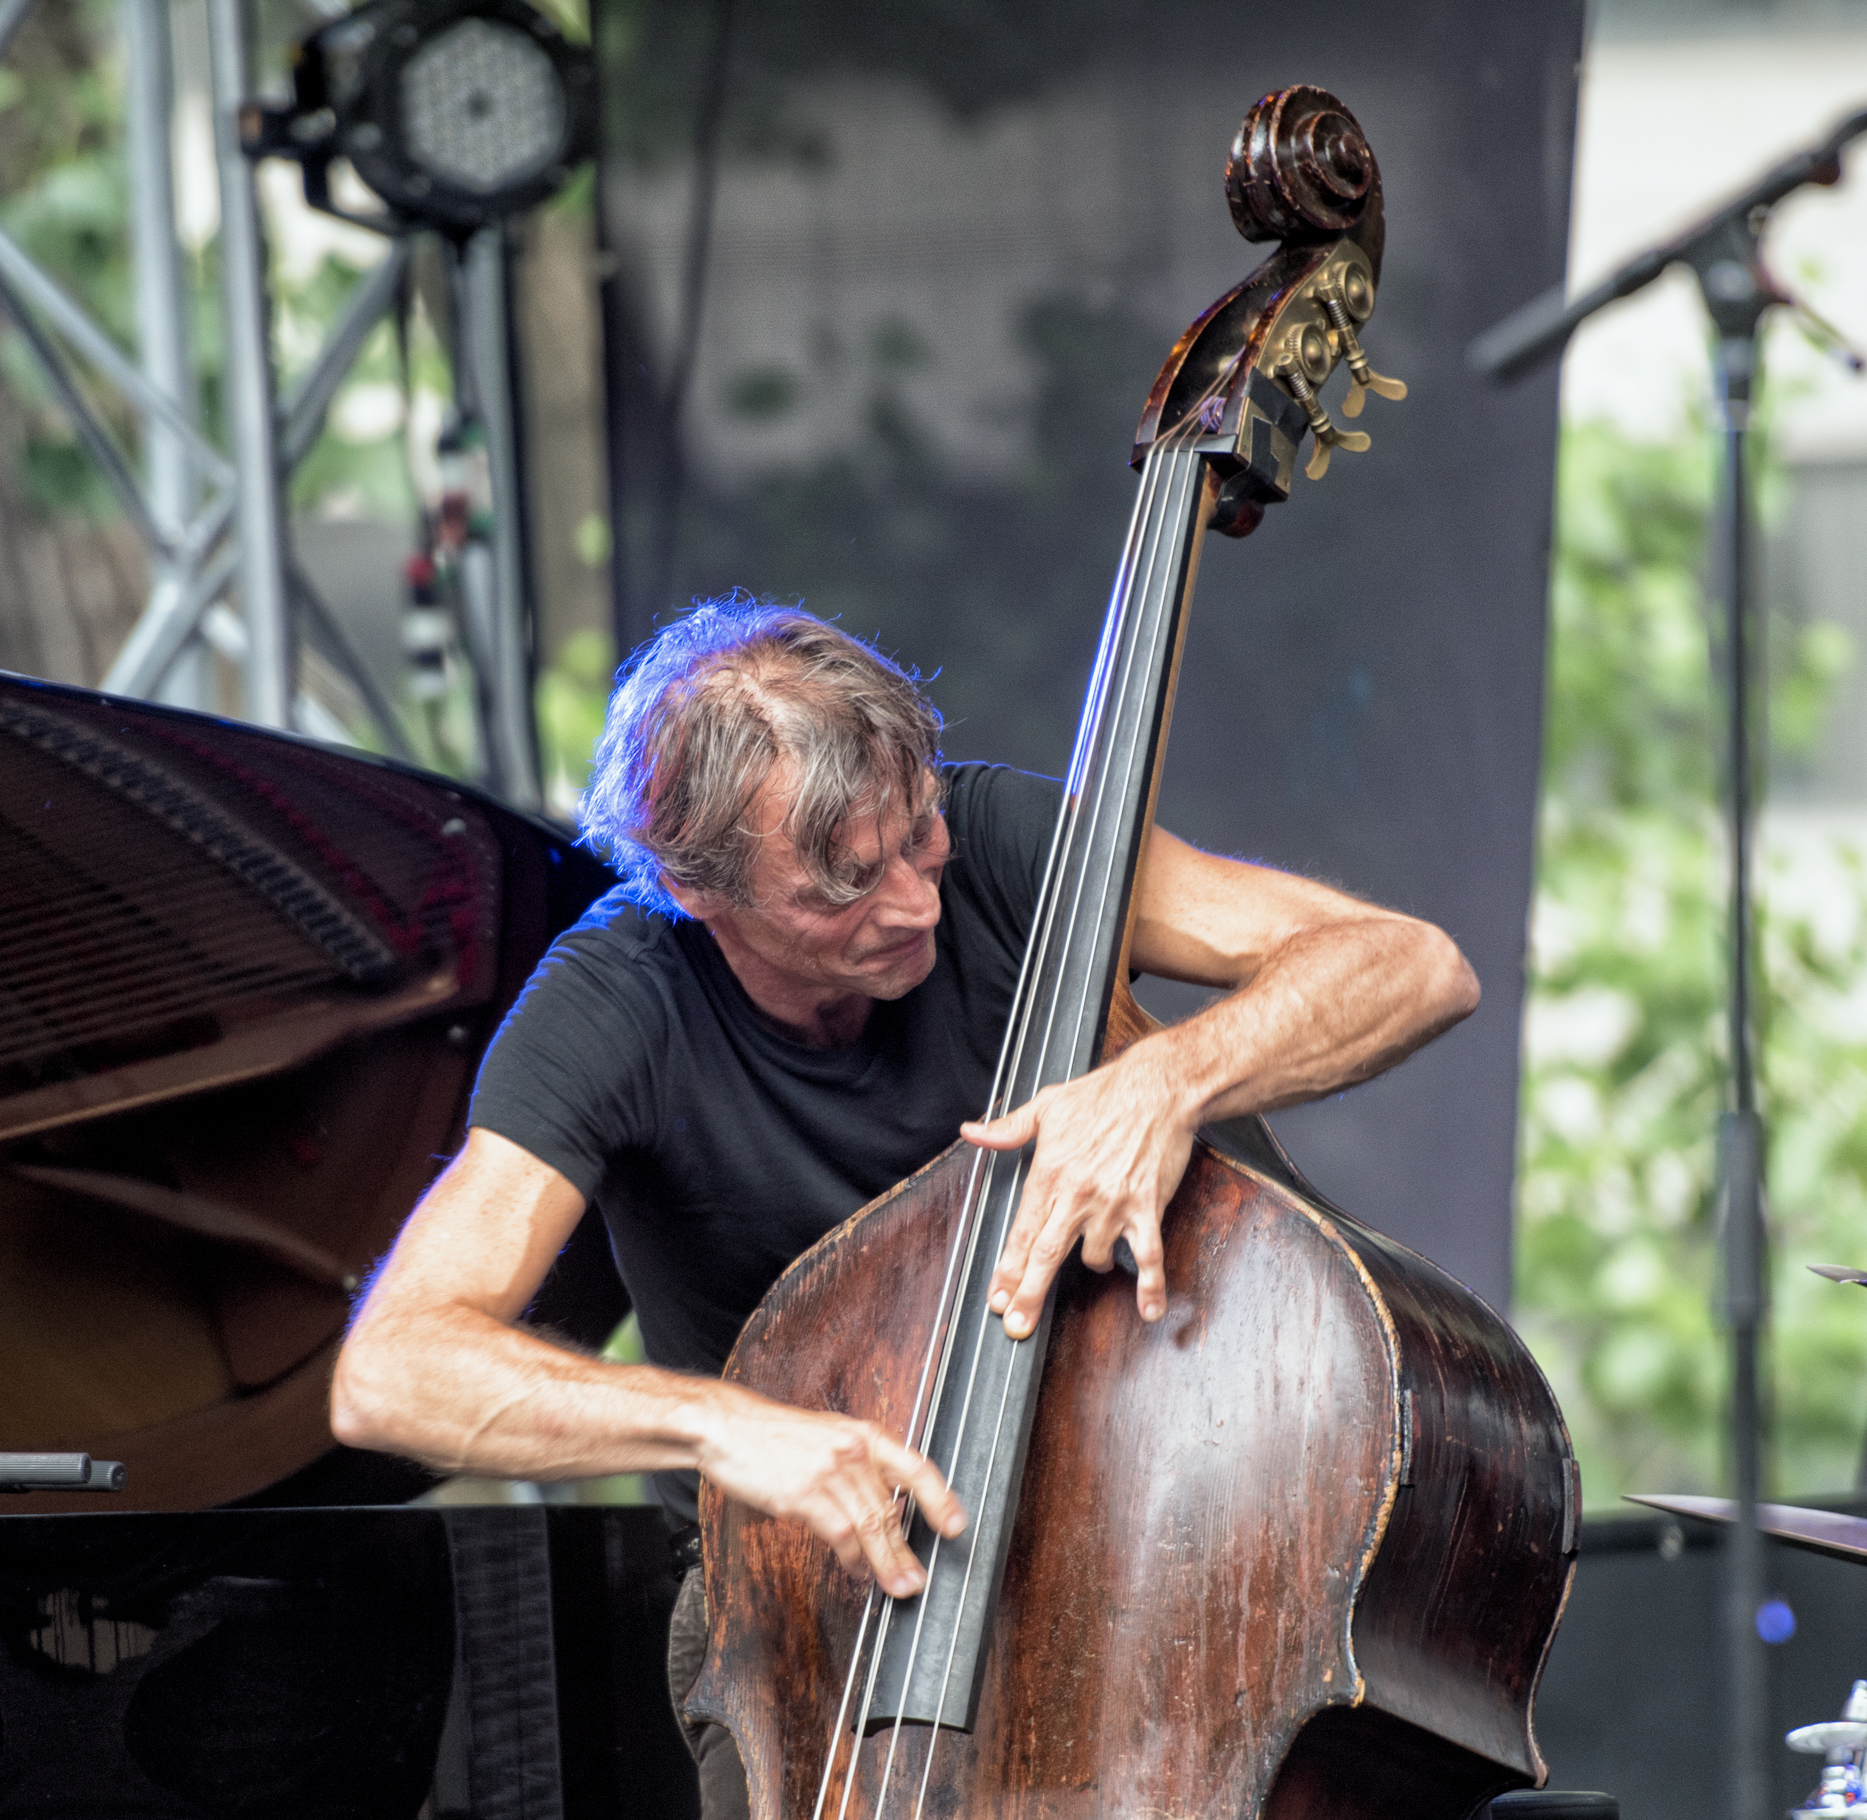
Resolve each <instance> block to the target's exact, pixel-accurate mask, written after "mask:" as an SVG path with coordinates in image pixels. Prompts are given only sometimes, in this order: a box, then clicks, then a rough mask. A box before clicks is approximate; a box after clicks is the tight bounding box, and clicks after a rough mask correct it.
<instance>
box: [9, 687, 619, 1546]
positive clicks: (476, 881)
mask: <svg viewBox="0 0 1867 1820" xmlns="http://www.w3.org/2000/svg"><path fill="white" fill-rule="evenodd" d="M613 883H614V880H613V878H612V877H611V875H610V874H609V873H608V872H607V871H606V870H605V869H604V868H603V867H602V866H600V865H599V864H598V863H597V862H596V861H595V860H593V859H592V858H591V857H590V856H589V855H588V854H586V853H584V852H582V851H580V850H579V849H577V848H576V847H574V846H572V845H571V844H570V843H569V842H568V841H567V840H566V839H565V838H564V837H563V836H561V835H560V834H559V833H557V832H556V831H554V830H553V829H551V828H550V827H548V826H547V825H546V824H544V823H543V822H540V821H535V820H532V819H529V818H527V817H525V816H522V815H519V814H516V813H514V812H513V811H512V810H510V809H506V808H504V807H502V806H501V805H499V804H497V803H495V802H493V801H491V800H490V799H488V798H487V797H485V796H482V795H480V794H479V793H477V792H476V791H474V790H472V789H470V788H468V787H466V786H464V785H460V784H456V783H454V782H452V781H451V780H448V779H445V778H440V777H435V776H432V775H429V774H427V773H424V772H420V771H416V770H412V769H410V768H408V767H406V766H401V765H396V764H392V763H389V762H386V761H382V760H377V759H371V758H368V757H364V756H362V755H353V754H348V753H344V752H340V751H337V750H333V749H332V748H329V747H325V746H319V745H316V744H313V743H311V742H308V741H305V740H302V739H296V738H293V737H290V736H288V735H283V734H277V733H271V732H267V731H264V730H263V729H260V728H255V727H249V726H242V725H239V724H236V723H230V722H227V721H221V720H215V719H213V718H211V717H208V716H205V715H199V714H189V713H185V712H182V711H180V710H177V709H172V708H163V707H158V706H155V705H153V704H151V703H147V702H139V701H127V700H122V699H120V698H117V697H114V696H107V695H100V694H96V693H94V692H91V691H88V690H81V689H71V688H63V687H60V686H57V685H54V684H49V683H41V682H35V681H31V680H29V679H27V678H24V677H16V676H8V675H5V674H0V1450H19V1451H40V1450H48V1451H49V1450H57V1449H71V1450H82V1451H88V1452H91V1453H94V1454H99V1455H108V1456H110V1457H112V1458H117V1459H122V1460H124V1461H125V1462H126V1463H127V1464H128V1466H129V1470H130V1480H129V1489H128V1491H127V1493H125V1494H124V1495H123V1496H122V1497H121V1498H113V1499H112V1500H111V1501H110V1507H111V1508H136V1509H145V1510H165V1509H166V1510H174V1509H195V1508H201V1507H203V1506H207V1505H213V1504H220V1503H226V1502H228V1501H231V1500H233V1499H238V1498H247V1497H251V1496H253V1495H254V1494H259V1493H263V1492H264V1491H265V1488H267V1487H275V1486H278V1484H279V1482H280V1481H282V1480H285V1479H287V1478H289V1477H291V1476H292V1475H298V1476H297V1478H296V1480H295V1481H294V1488H293V1490H294V1495H296V1496H298V1497H300V1498H308V1497H311V1496H315V1497H316V1498H317V1500H318V1501H343V1500H346V1499H350V1498H356V1497H358V1496H359V1494H362V1495H368V1491H369V1490H372V1489H373V1490H375V1491H376V1492H377V1493H378V1495H380V1494H382V1493H384V1492H387V1493H388V1494H389V1495H402V1496H406V1495H407V1494H408V1490H409V1489H412V1488H413V1487H412V1486H411V1485H410V1482H409V1479H408V1477H407V1475H393V1474H391V1475H387V1476H385V1475H384V1474H383V1473H382V1472H381V1471H380V1469H379V1468H376V1467H375V1466H374V1463H373V1462H372V1460H371V1458H370V1457H369V1456H358V1455H349V1454H347V1453H346V1452H345V1451H344V1450H339V1451H338V1452H337V1453H336V1454H333V1452H332V1449H333V1445H334V1444H333V1442H332V1439H331V1434H330V1429H329V1426H328V1421H327V1416H326V1398H327V1390H328V1383H329V1376H330V1368H331V1361H332V1358H333V1356H334V1354H335V1351H336V1346H337V1341H338V1338H339V1336H340V1334H341V1331H342V1327H343V1322H344V1319H345V1316H346V1313H347V1311H348V1298H349V1294H350V1292H351V1291H352V1290H354V1288H355V1287H356V1285H357V1284H358V1283H359V1282H360V1281H361V1280H362V1278H363V1277H364V1276H365V1275H366V1274H367V1272H368V1270H369V1268H370V1266H371V1264H372V1263H373V1261H374V1260H375V1259H376V1258H377V1257H379V1256H380V1255H381V1254H382V1252H383V1251H384V1250H386V1249H387V1247H388V1245H389V1242H390V1240H391V1239H392V1238H393V1237H394V1235H395V1232H396V1229H397V1227H398V1226H399V1225H400V1224H401V1221H402V1219H403V1218H404V1216H405V1215H406V1214H407V1213H408V1211H409V1209H410V1207H411V1206H413V1204H414V1202H415V1200H416V1199H417V1197H418V1196H419V1195H420V1194H421V1192H422V1190H423V1189H424V1188H425V1187H426V1186H427V1184H428V1182H429V1181H430V1180H431V1179H432V1177H433V1176H434V1174H435V1172H436V1170H437V1169H438V1168H439V1166H440V1163H441V1162H442V1161H443V1160H445V1158H446V1157H448V1156H449V1155H451V1154H452V1153H453V1151H454V1150H455V1149H457V1148H458V1146H459V1144H460V1141H461V1136H462V1131H463V1128H464V1124H465V1118H466V1108H467V1098H468V1094H469V1092H470V1090H471V1087H472V1082H473V1074H474V1070H475V1068H476V1066H477V1064H478V1061H479V1057H480V1054H481V1051H482V1050H483V1049H484V1047H485V1045H486V1043H487V1041H488V1040H489V1039H490V1038H491V1036H492V1034H493V1032H494V1030H495V1029H496V1028H497V1027H498V1024H499V1020H500V1019H501V1018H502V1017H503V1016H504V1014H505V1012H506V1010H507V1008H508V1007H509V1006H510V1005H511V1003H512V1001H513V999H514V998H515V997H516V996H517V993H518V991H519V988H520V987H521V986H522V985H523V984H524V982H525V979H526V976H527V975H528V974H529V973H530V971H531V969H532V967H533V965H534V964H535V963H536V961H537V960H538V957H539V956H540V955H541V954H542V953H543V952H544V950H545V948H546V947H547V946H548V945H549V943H550V941H551V938H552V937H553V936H554V935H555V934H556V933H557V932H558V931H559V930H560V929H562V928H564V927H566V926H567V925H568V924H569V923H571V922H573V921H575V920H576V918H577V916H578V915H579V914H580V913H581V912H582V910H583V909H584V907H585V906H586V905H587V904H588V903H589V902H590V901H591V900H592V899H593V898H595V897H597V896H599V895H600V894H601V893H602V892H603V891H605V890H606V889H608V887H609V886H610V885H611V884H613ZM589 1224H591V1225H592V1226H593V1224H594V1223H593V1222H590V1223H589ZM606 1249H607V1248H606V1247H605V1246H603V1245H602V1244H601V1243H600V1240H598V1239H597V1238H596V1235H595V1234H594V1232H586V1233H583V1234H580V1237H579V1240H578V1241H577V1242H575V1243H574V1244H573V1246H572V1248H571V1251H570V1252H569V1253H567V1255H566V1260H565V1265H564V1266H561V1267H560V1270H559V1271H558V1272H557V1273H555V1275H554V1280H553V1283H552V1284H550V1285H547V1290H546V1295H545V1299H548V1300H549V1301H550V1303H551V1307H550V1308H549V1310H548V1313H549V1315H550V1317H551V1318H553V1319H554V1320H555V1322H556V1323H557V1324H558V1325H559V1326H562V1327H568V1328H570V1329H571V1330H572V1331H573V1333H574V1334H575V1337H577V1338H579V1339H583V1340H593V1341H596V1342H599V1343H600V1341H601V1339H602V1337H603V1335H604V1333H606V1332H607V1330H608V1326H609V1325H610V1324H612V1323H613V1321H614V1320H616V1319H619V1318H620V1316H621V1313H622V1312H623V1310H624V1308H625V1306H626V1304H625V1303H624V1301H623V1299H622V1293H621V1289H620V1285H619V1284H617V1283H616V1282H615V1280H614V1272H613V1269H612V1268H611V1267H610V1266H609V1264H608V1260H607V1256H606ZM535 1312H537V1311H535ZM314 1463H315V1464H314ZM306 1469H310V1470H309V1471H307V1470H306ZM307 1487H312V1488H314V1489H312V1490H310V1491H308V1490H307ZM60 1508H88V1509H91V1510H93V1511H94V1510H96V1509H98V1505H97V1502H96V1500H95V1499H84V1498H82V1496H81V1495H78V1496H66V1497H63V1498H61V1497H58V1496H55V1495H52V1494H34V1495H31V1496H25V1497H20V1498H17V1499H8V1500H7V1509H8V1510H9V1511H12V1512H19V1513H24V1512H25V1511H27V1510H32V1509H39V1510H51V1509H60Z"/></svg>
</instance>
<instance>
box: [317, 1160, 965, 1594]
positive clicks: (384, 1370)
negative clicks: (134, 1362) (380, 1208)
mask: <svg viewBox="0 0 1867 1820" xmlns="http://www.w3.org/2000/svg"><path fill="white" fill-rule="evenodd" d="M583 1208H584V1202H583V1197H582V1196H581V1195H580V1194H579V1193H578V1191H577V1189H576V1188H575V1187H574V1186H573V1185H572V1184H571V1183H570V1182H569V1181H567V1180H566V1179H565V1178H564V1177H563V1176H562V1175H561V1174H559V1173H558V1171H557V1170H555V1169H553V1168H551V1167H550V1165H549V1164H547V1163H544V1162H541V1161H540V1160H539V1159H538V1158H537V1157H534V1156H532V1155H531V1154H530V1152H528V1151H526V1150H524V1149H522V1148H521V1147H520V1146H518V1145H517V1144H513V1143H510V1142H509V1141H507V1140H506V1139H504V1138H501V1137H498V1136H496V1135H495V1134H493V1133H492V1132H488V1131H478V1130H476V1131H473V1132H471V1133H470V1134H469V1135H468V1139H467V1144H466V1147H465V1148H464V1149H463V1150H462V1151H461V1153H460V1155H459V1156H458V1157H456V1158H455V1159H454V1161H453V1162H452V1163H451V1164H450V1165H449V1166H448V1168H447V1170H446V1171H445V1172H444V1173H443V1174H442V1176H441V1178H440V1180H439V1181H437V1182H436V1183H435V1185H434V1187H433V1188H432V1189H431V1190H430V1191H429V1193H428V1194H427V1196H426V1197H425V1198H424V1199H423V1201H422V1203H421V1205H420V1206H419V1207H417V1208H416V1210H415V1212H414V1213H413V1214H412V1215H411V1216H410V1218H409V1221H408V1224H407V1225H406V1226H405V1227H404V1228H403V1230H402V1234H401V1236H400V1237H399V1238H398V1239H397V1240H396V1244H395V1249H394V1250H393V1251H392V1252H391V1253H390V1256H389V1259H388V1261H387V1263H386V1264H385V1265H384V1266H383V1268H382V1270H381V1271H380V1272H379V1273H378V1274H377V1277H376V1280H375V1282H374V1283H373V1284H372V1285H371V1287H370V1290H369V1294H368V1296H367V1299H366V1300H365V1301H364V1302H363V1304H362V1306H361V1308H360V1309H359V1310H358V1313H357V1316H356V1318H355V1320H354V1321H353V1322H352V1324H351V1329H350V1333H349V1335H348V1337H347V1338H346V1340H345V1342H344V1347H343V1350H342V1352H341V1353H340V1354H339V1355H338V1360H337V1372H336V1376H335V1379H334V1381H333V1383H332V1387H331V1427H332V1430H333V1432H334V1433H335V1434H336V1436H337V1438H338V1439H339V1440H340V1441H343V1442H346V1443H348V1444H349V1445H351V1446H353V1447H374V1448H380V1449H382V1450H384V1451H387V1452H394V1453H400V1454H406V1455H409V1456H410V1457H412V1458H414V1459H418V1460H423V1461H426V1462H427V1463H428V1464H430V1465H432V1466H437V1467H440V1468H441V1469H443V1470H446V1471H454V1472H458V1471H472V1472H480V1473H487V1474H491V1475H493V1476H495V1477H499V1478H531V1479H564V1478H588V1477H595V1476H597V1475H599V1474H607V1473H617V1472H658V1471H665V1470H671V1469H678V1468H697V1469H698V1470H699V1471H701V1472H703V1473H704V1474H706V1476H707V1477H708V1478H710V1479H711V1480H713V1482H714V1483H715V1484H716V1485H718V1486H719V1487H720V1489H721V1490H722V1491H724V1492H726V1493H727V1494H728V1495H729V1496H733V1497H737V1498H741V1499H743V1500H744V1501H745V1502H747V1503H749V1504H751V1505H753V1506H755V1507H756V1508H758V1509H760V1510H764V1511H766V1512H768V1513H770V1514H771V1515H774V1516H781V1517H792V1518H795V1519H797V1520H798V1521H800V1522H803V1523H806V1524H808V1525H809V1526H810V1528H811V1529H813V1530H814V1531H815V1532H816V1533H817V1534H818V1535H819V1536H821V1537H822V1538H823V1539H824V1540H825V1541H827V1542H829V1543H830V1545H831V1546H832V1547H833V1548H835V1550H836V1552H837V1554H838V1555H839V1557H841V1559H842V1560H843V1561H844V1562H845V1564H846V1565H848V1566H851V1567H857V1566H861V1565H864V1564H866V1565H867V1566H868V1568H869V1570H870V1571H871V1572H872V1573H874V1575H875V1577H876V1578H877V1580H879V1581H880V1582H881V1584H882V1585H883V1586H884V1587H885V1588H886V1589H887V1590H888V1591H890V1592H893V1593H895V1594H896V1595H897V1596H905V1595H906V1594H908V1593H911V1592H913V1591H916V1590H918V1588H919V1586H920V1584H921V1581H922V1579H923V1575H922V1573H921V1570H920V1564H919V1563H918V1562H917V1561H916V1560H915V1559H914V1557H913V1556H912V1554H910V1553H909V1552H908V1550H907V1547H906V1545H905V1543H904V1542H903V1540H902V1537H901V1531H900V1524H899V1522H898V1520H897V1517H896V1514H895V1509H894V1490H895V1487H896V1486H898V1485H905V1486H906V1487H908V1489H909V1490H911V1491H912V1493H913V1494H914V1496H915V1497H916V1499H917V1500H918V1501H919V1503H920V1505H921V1508H922V1509H923V1510H925V1511H927V1512H929V1513H930V1516H931V1518H932V1520H933V1521H934V1522H935V1523H936V1524H938V1525H939V1526H940V1527H941V1528H942V1529H944V1530H945V1531H946V1532H947V1533H948V1534H957V1533H958V1531H959V1530H960V1528H961V1527H963V1525H964V1516H963V1514H962V1513H961V1511H960V1507H959V1504H958V1501H957V1500H956V1499H955V1498H954V1497H953V1495H952V1493H951V1492H950V1491H948V1490H947V1488H946V1485H945V1483H944V1481H943V1480H942V1479H941V1477H940V1475H939V1474H938V1473H937V1472H936V1471H935V1470H934V1469H933V1467H932V1466H930V1465H929V1464H928V1463H927V1462H926V1461H925V1460H923V1459H921V1458H920V1456H919V1455H917V1454H915V1453H913V1452H911V1451H910V1450H909V1449H908V1448H906V1447H903V1446H902V1445H901V1444H900V1443H899V1442H898V1441H896V1440H895V1439H894V1438H893V1437H892V1436H890V1435H888V1434H886V1433H884V1432H883V1431H882V1430H881V1429H880V1428H878V1427H876V1426H875V1424H873V1423H870V1422H860V1421H856V1420H853V1419H851V1418H849V1417H845V1416H835V1415H823V1414H818V1413H815V1412H812V1411H807V1410H799V1409H790V1408H787V1407H785V1406H784V1405H782V1404H778V1403H773V1402H770V1401H768V1400H767V1399H765V1398H763V1397H759V1396H755V1395H753V1394H752V1393H751V1392H749V1391H746V1390H742V1389H739V1388H737V1387H735V1386H732V1385H728V1384H723V1383H721V1382H720V1381H719V1380H717V1379H707V1378H690V1377H684V1376H682V1375H680V1374H678V1373H675V1372H665V1371H658V1370H656V1369H654V1368H653V1367H651V1366H647V1365H611V1364H607V1363H605V1362H604V1361H602V1360H600V1359H592V1358H586V1357H584V1356H582V1355H580V1354H578V1353H573V1352H570V1351H567V1350H566V1349H564V1348H563V1347H560V1346H554V1345H552V1344H550V1343H549V1342H548V1341H546V1340H543V1339H540V1338H539V1337H537V1336H536V1335H534V1334H529V1333H526V1332H525V1331H523V1330H522V1329H520V1328H518V1327H515V1326H514V1325H512V1323H513V1322H514V1321H516V1320H517V1319H518V1317H519V1316H520V1314H522V1313H523V1312H524V1309H525V1307H526V1305H527V1303H529V1302H530V1300H531V1298H532V1296H533V1294H534V1293H535V1292H536V1290H537V1287H538V1285H539V1284H540V1283H541V1282H542V1281H543V1280H544V1277H545V1273H546V1272H547V1271H548V1270H549V1269H550V1267H551V1263H552V1260H553V1259H554V1258H555V1257H556V1256H557V1254H558V1252H559V1251H560V1250H561V1249H562V1248H563V1246H564V1243H565V1241H566V1240H567V1239H568V1238H569V1237H570V1234H571V1231H572V1229H573V1228H574V1227H575V1226H576V1224H577V1221H578V1219H579V1218H580V1217H581V1216H582V1213H583Z"/></svg>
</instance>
